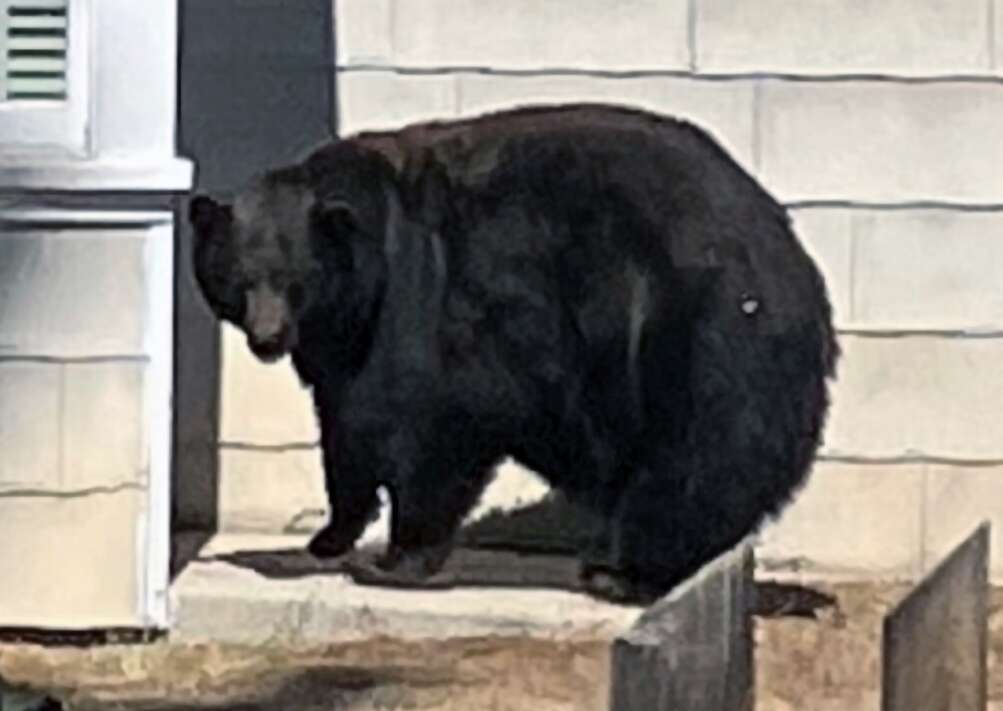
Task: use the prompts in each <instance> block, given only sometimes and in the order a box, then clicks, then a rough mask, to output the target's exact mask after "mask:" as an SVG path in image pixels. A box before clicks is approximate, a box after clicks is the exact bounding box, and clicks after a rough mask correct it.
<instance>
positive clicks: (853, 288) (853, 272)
mask: <svg viewBox="0 0 1003 711" xmlns="http://www.w3.org/2000/svg"><path fill="white" fill-rule="evenodd" d="M859 218H860V216H859V215H850V244H849V248H848V252H849V255H848V259H849V260H850V263H849V265H847V279H848V280H849V282H850V283H849V284H848V287H849V292H850V295H849V301H850V303H849V309H850V322H851V323H852V322H853V321H856V319H857V229H858V228H859V223H860V219H859Z"/></svg>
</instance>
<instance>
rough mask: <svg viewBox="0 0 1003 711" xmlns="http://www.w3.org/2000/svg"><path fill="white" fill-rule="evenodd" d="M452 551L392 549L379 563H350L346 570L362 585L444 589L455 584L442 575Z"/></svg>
mask: <svg viewBox="0 0 1003 711" xmlns="http://www.w3.org/2000/svg"><path fill="white" fill-rule="evenodd" d="M449 549H450V546H434V547H428V548H420V549H415V550H407V551H404V550H401V549H399V548H391V549H390V550H389V551H387V553H386V554H385V555H383V556H381V557H379V558H378V559H376V560H372V559H369V560H365V559H361V558H353V559H351V560H348V561H346V562H345V569H346V570H347V571H348V573H349V575H351V576H352V579H353V580H354V581H355V582H356V583H358V584H359V585H379V586H386V587H398V588H425V589H444V588H448V587H452V585H453V579H452V576H451V575H447V574H444V573H441V572H440V571H441V569H442V566H443V563H444V562H445V559H446V558H447V557H448V556H449Z"/></svg>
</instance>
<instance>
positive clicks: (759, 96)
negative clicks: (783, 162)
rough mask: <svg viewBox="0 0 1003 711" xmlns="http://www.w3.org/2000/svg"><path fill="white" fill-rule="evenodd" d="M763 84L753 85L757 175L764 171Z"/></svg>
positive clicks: (753, 141) (754, 150)
mask: <svg viewBox="0 0 1003 711" xmlns="http://www.w3.org/2000/svg"><path fill="white" fill-rule="evenodd" d="M763 89H764V86H763V82H762V81H757V82H756V83H755V84H753V85H752V165H753V168H754V170H755V171H756V174H757V175H760V174H762V171H763Z"/></svg>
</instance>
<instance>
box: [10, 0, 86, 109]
mask: <svg viewBox="0 0 1003 711" xmlns="http://www.w3.org/2000/svg"><path fill="white" fill-rule="evenodd" d="M68 3H69V0H0V12H2V16H0V101H31V102H35V101H63V100H65V99H66V76H67V51H68V42H67V38H68V35H69V32H68V29H69V27H68V17H67V15H68V13H67V10H68Z"/></svg>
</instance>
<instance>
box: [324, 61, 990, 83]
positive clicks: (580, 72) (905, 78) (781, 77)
mask: <svg viewBox="0 0 1003 711" xmlns="http://www.w3.org/2000/svg"><path fill="white" fill-rule="evenodd" d="M335 68H336V70H337V71H338V72H389V73H394V74H401V75H443V74H483V75H489V76H500V77H538V76H551V77H553V76H582V77H597V78H609V79H630V78H639V79H640V78H646V77H650V78H682V79H694V80H697V81H706V82H729V81H739V80H746V81H758V80H776V81H786V82H791V83H805V84H811V83H839V82H877V83H890V84H907V85H908V84H912V85H923V84H945V83H955V84H957V83H972V84H1003V76H996V75H993V74H989V73H984V74H888V73H882V72H871V73H865V72H860V73H845V74H841V73H831V74H794V73H790V72H700V71H694V70H692V69H596V68H581V67H560V66H554V67H536V68H531V69H528V68H527V69H523V68H518V67H508V68H505V67H489V66H479V65H463V64H457V65H446V66H424V67H422V66H401V65H395V64H371V63H359V64H349V65H345V66H336V67H335Z"/></svg>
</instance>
